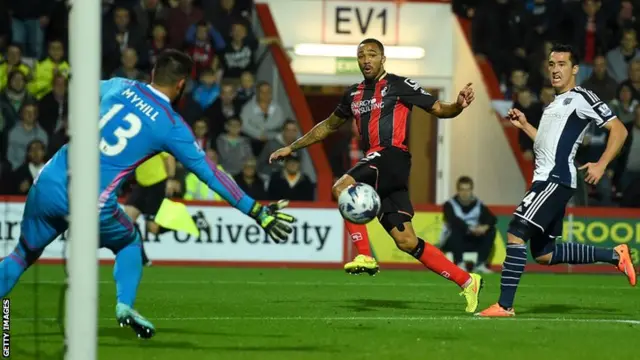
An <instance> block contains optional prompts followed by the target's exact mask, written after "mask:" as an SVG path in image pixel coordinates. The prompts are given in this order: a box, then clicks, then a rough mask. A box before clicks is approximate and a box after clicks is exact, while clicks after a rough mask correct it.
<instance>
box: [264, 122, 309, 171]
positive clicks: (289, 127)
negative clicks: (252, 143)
mask: <svg viewBox="0 0 640 360" xmlns="http://www.w3.org/2000/svg"><path fill="white" fill-rule="evenodd" d="M298 135H299V132H298V124H297V123H296V121H295V120H291V119H289V120H287V121H285V123H284V126H283V127H282V133H280V134H278V136H276V137H274V138H273V139H271V140H269V141H267V144H266V145H265V147H264V149H262V152H261V153H260V156H259V157H258V173H259V174H260V175H261V176H262V177H264V178H266V179H268V178H269V177H271V174H273V173H274V172H279V171H282V163H281V162H274V163H273V164H269V156H270V155H271V153H272V152H274V151H276V150H278V149H280V148H281V147H284V146H287V145H291V143H293V142H294V141H296V139H297V138H298ZM296 153H297V155H298V157H299V158H300V165H301V171H302V173H303V174H305V175H307V177H308V178H309V180H311V182H314V183H315V181H316V176H315V171H314V169H313V163H312V162H311V157H310V156H309V153H308V152H307V150H306V149H302V150H300V151H297V152H296Z"/></svg>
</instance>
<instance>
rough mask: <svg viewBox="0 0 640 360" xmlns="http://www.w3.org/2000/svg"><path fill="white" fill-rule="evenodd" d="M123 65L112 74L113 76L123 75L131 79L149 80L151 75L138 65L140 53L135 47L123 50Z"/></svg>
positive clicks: (121, 59)
mask: <svg viewBox="0 0 640 360" xmlns="http://www.w3.org/2000/svg"><path fill="white" fill-rule="evenodd" d="M120 61H121V62H122V66H120V67H119V68H118V69H116V71H114V72H113V74H111V77H121V78H127V79H131V80H138V81H147V80H148V79H149V77H148V76H147V74H145V73H143V72H142V71H141V70H140V69H139V68H138V67H137V66H138V54H137V53H136V50H135V49H132V48H127V49H124V50H123V51H122V56H121V58H120Z"/></svg>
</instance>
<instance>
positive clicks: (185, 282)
mask: <svg viewBox="0 0 640 360" xmlns="http://www.w3.org/2000/svg"><path fill="white" fill-rule="evenodd" d="M98 283H99V284H100V285H113V284H114V282H113V281H106V280H103V281H99V282H98ZM19 284H24V285H27V284H30V285H35V284H42V285H62V284H64V282H63V281H59V280H39V281H24V282H20V283H19ZM141 284H142V285H256V286H348V287H356V286H362V287H451V286H452V285H451V284H450V283H448V282H444V281H443V282H440V283H427V282H424V283H416V282H413V283H412V282H407V283H402V282H400V283H383V282H368V283H367V282H354V281H345V282H320V281H252V280H249V281H229V280H167V281H145V280H142V282H141ZM518 287H521V288H522V287H524V288H550V289H587V290H632V289H633V288H631V287H630V286H617V285H616V286H609V285H595V286H594V285H585V286H580V285H572V284H566V285H549V284H522V285H518Z"/></svg>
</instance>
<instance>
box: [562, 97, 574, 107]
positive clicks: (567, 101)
mask: <svg viewBox="0 0 640 360" xmlns="http://www.w3.org/2000/svg"><path fill="white" fill-rule="evenodd" d="M571 100H573V98H566V99H564V101H563V102H562V105H564V106H567V105H569V104H571Z"/></svg>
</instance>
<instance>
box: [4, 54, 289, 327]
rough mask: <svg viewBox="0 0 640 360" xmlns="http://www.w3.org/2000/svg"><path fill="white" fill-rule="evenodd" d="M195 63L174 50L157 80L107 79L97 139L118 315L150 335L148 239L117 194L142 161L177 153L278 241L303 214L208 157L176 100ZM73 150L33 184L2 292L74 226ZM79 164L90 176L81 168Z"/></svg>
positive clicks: (163, 59) (102, 216) (158, 67)
mask: <svg viewBox="0 0 640 360" xmlns="http://www.w3.org/2000/svg"><path fill="white" fill-rule="evenodd" d="M192 68H193V61H192V60H191V58H189V56H187V55H185V54H184V53H182V52H180V51H177V50H166V51H164V52H163V53H161V54H160V55H159V56H158V59H157V60H156V64H155V66H154V68H153V70H152V73H151V74H152V82H151V84H144V83H141V82H137V81H131V80H127V79H122V78H114V79H111V80H108V81H102V82H101V83H100V116H101V119H100V137H101V140H100V144H99V145H98V144H96V146H99V148H100V160H99V161H100V189H99V191H100V192H99V194H100V195H99V198H98V199H99V200H98V202H99V209H100V212H99V223H100V247H105V248H108V249H110V250H111V251H112V252H113V253H114V254H115V257H116V260H115V265H114V271H113V276H114V278H115V283H116V289H117V291H116V298H117V304H116V309H115V310H116V319H117V321H118V322H119V323H120V325H121V326H125V325H126V326H129V327H131V328H132V329H133V330H134V331H135V333H136V334H137V335H138V337H143V338H150V337H152V336H153V335H154V334H155V327H154V326H153V324H152V323H151V322H150V321H149V320H147V319H146V318H144V317H143V316H142V315H140V314H139V313H138V312H137V311H135V310H134V308H133V304H134V302H135V300H136V296H137V292H138V285H139V284H140V279H141V278H142V268H143V267H142V254H141V251H140V246H141V239H140V234H139V232H138V231H136V230H135V227H134V226H133V224H132V222H131V219H130V218H129V217H128V216H127V215H126V214H125V213H124V211H123V210H122V209H121V208H120V207H119V205H118V201H117V197H116V190H117V189H118V188H119V187H120V186H121V184H122V183H123V182H124V179H126V177H127V176H128V175H130V174H131V173H132V172H133V171H134V169H135V168H136V166H137V165H139V164H140V163H142V162H143V161H144V160H146V159H148V158H149V157H151V156H153V155H155V154H158V153H160V152H163V151H166V152H168V153H170V154H172V155H173V156H175V158H176V159H177V160H178V161H180V162H181V163H182V164H183V165H184V166H185V167H186V168H187V169H189V170H190V171H191V172H193V173H194V174H196V175H197V176H198V177H199V178H200V179H201V180H202V181H203V182H205V183H206V184H207V185H208V186H209V187H211V188H212V189H213V190H214V191H215V192H216V193H218V194H220V196H222V197H223V198H224V199H225V200H226V201H228V202H229V203H230V204H231V205H232V206H234V207H235V208H237V209H238V210H240V211H241V212H243V213H244V214H246V215H248V216H250V217H252V218H253V219H255V220H256V221H257V222H258V224H259V225H260V226H261V227H262V228H263V229H264V230H265V231H266V232H267V233H268V234H269V235H270V236H271V238H272V239H274V240H275V241H276V242H279V241H280V240H284V239H286V238H287V237H288V234H290V233H291V231H292V229H291V227H290V226H289V225H288V223H292V222H294V221H295V219H294V218H293V217H292V216H290V215H287V214H283V213H280V212H279V211H278V210H280V209H281V208H282V207H284V206H285V205H286V204H285V202H280V203H278V204H274V205H270V206H263V205H261V204H259V203H258V202H256V201H255V200H254V199H252V198H251V197H249V196H247V195H246V194H245V193H244V192H243V191H242V190H241V189H240V188H239V187H238V186H237V185H236V184H235V183H234V182H233V181H232V180H231V179H230V178H229V177H228V176H227V175H225V174H224V173H222V172H220V171H218V169H217V168H216V166H215V164H213V163H211V162H210V161H208V160H207V159H206V157H205V154H204V151H202V149H201V148H200V146H199V145H198V143H197V142H196V141H195V138H194V136H193V133H192V132H191V129H190V128H189V127H188V125H187V124H185V122H184V121H183V120H182V118H181V117H180V115H178V114H177V113H176V112H175V111H173V109H172V107H171V103H172V102H174V101H176V100H178V99H179V98H180V96H181V95H182V92H183V90H184V88H185V85H186V81H187V79H188V78H189V75H190V74H191V69H192ZM67 154H68V146H67V145H65V146H63V147H62V148H61V149H60V150H59V151H58V152H57V153H56V154H55V155H54V156H53V158H52V159H51V160H50V161H49V162H48V163H47V164H46V165H45V167H44V168H43V169H42V170H41V172H40V174H39V176H38V177H37V179H36V180H35V181H34V184H33V186H32V187H31V189H30V190H29V194H28V195H27V201H26V203H25V208H24V213H23V217H22V223H21V225H20V226H21V228H20V230H21V231H20V239H19V242H18V245H17V246H16V248H15V249H14V250H13V252H11V254H9V256H7V257H5V258H4V259H3V260H2V262H0V277H1V280H2V281H0V296H1V297H5V296H7V294H8V293H9V292H10V291H11V289H13V287H14V286H15V285H16V283H17V282H18V279H19V278H20V276H21V275H22V274H23V273H24V272H25V271H26V270H27V269H28V268H29V267H30V266H31V265H32V264H33V263H34V262H35V261H36V260H37V259H38V258H39V257H40V255H41V254H42V251H43V250H44V248H45V247H47V246H48V245H49V244H50V243H51V242H52V241H53V240H54V239H56V238H57V237H58V235H60V234H62V233H63V232H64V231H65V230H67V228H68V227H69V225H68V223H67V216H68V215H69V196H70V195H69V193H68V191H69V189H68V184H69V173H68V171H69V167H68V163H67ZM72 171H74V172H75V173H76V174H78V175H77V177H76V178H82V173H81V172H80V171H81V169H80V170H78V169H75V170H72ZM76 195H78V194H76ZM76 195H73V196H76ZM232 211H233V210H232ZM86 216H95V210H91V209H86ZM82 236H83V234H74V235H73V240H72V241H83V240H84V239H83V238H82Z"/></svg>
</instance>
